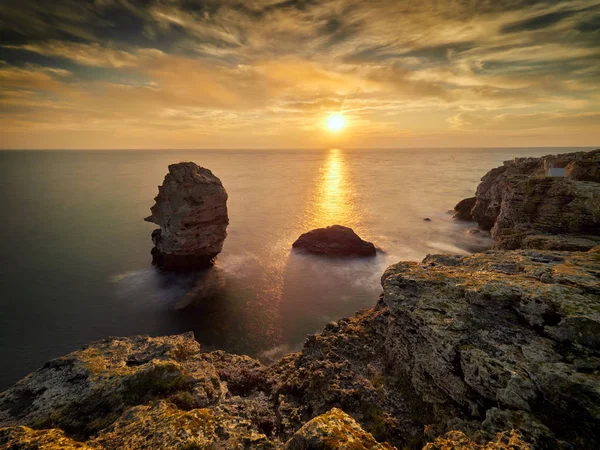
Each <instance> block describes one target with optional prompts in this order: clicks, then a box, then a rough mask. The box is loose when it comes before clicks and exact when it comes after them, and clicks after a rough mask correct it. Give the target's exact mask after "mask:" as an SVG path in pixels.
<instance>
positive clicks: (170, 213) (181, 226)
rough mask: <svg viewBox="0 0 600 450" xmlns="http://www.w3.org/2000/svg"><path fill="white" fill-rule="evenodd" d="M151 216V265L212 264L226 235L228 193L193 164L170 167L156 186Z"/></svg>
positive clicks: (172, 267)
mask: <svg viewBox="0 0 600 450" xmlns="http://www.w3.org/2000/svg"><path fill="white" fill-rule="evenodd" d="M154 200H155V201H156V203H155V204H154V206H153V207H152V208H151V211H152V215H151V216H149V217H147V218H146V219H144V220H146V221H148V222H152V223H155V224H157V225H159V226H160V228H159V229H156V230H154V231H153V232H152V242H153V243H154V248H153V249H152V257H153V262H154V264H156V265H157V266H158V267H160V268H162V269H166V270H179V269H196V268H204V267H209V266H210V265H212V263H213V261H214V259H215V257H216V256H217V255H218V254H219V253H220V252H221V250H222V249H223V241H224V240H225V237H226V236H227V225H228V224H229V219H228V216H227V192H226V191H225V188H224V187H223V184H222V183H221V180H219V179H218V178H217V177H216V176H214V175H213V173H212V172H211V171H210V170H208V169H205V168H203V167H199V166H197V165H196V164H194V163H193V162H185V163H179V164H171V165H170V166H169V173H168V174H167V176H166V177H165V180H164V182H163V184H162V186H159V187H158V195H157V196H156V198H155V199H154Z"/></svg>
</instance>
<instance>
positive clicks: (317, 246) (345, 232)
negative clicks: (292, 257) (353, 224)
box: [292, 225, 376, 257]
mask: <svg viewBox="0 0 600 450" xmlns="http://www.w3.org/2000/svg"><path fill="white" fill-rule="evenodd" d="M292 247H294V248H298V249H302V250H304V251H305V252H307V253H313V254H315V255H325V256H336V257H357V256H375V254H376V249H375V246H374V245H373V244H372V243H371V242H367V241H363V240H362V239H361V238H360V237H359V236H358V235H357V234H356V233H355V232H354V231H353V230H352V228H348V227H343V226H341V225H332V226H330V227H327V228H317V229H316V230H312V231H309V232H308V233H304V234H303V235H301V236H300V237H299V238H298V239H297V240H296V242H294V243H293V244H292Z"/></svg>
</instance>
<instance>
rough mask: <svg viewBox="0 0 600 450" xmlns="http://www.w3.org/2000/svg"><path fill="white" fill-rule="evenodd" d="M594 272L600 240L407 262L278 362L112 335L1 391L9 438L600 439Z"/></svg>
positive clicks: (1, 416) (447, 444) (208, 444)
mask: <svg viewBox="0 0 600 450" xmlns="http://www.w3.org/2000/svg"><path fill="white" fill-rule="evenodd" d="M598 280H600V247H598V248H595V249H593V250H591V251H589V252H543V253H540V252H536V251H530V250H520V251H488V252H484V253H479V254H475V255H473V256H466V257H460V256H448V255H432V256H428V257H427V258H425V260H423V262H421V263H412V262H411V263H407V262H404V263H399V264H396V265H394V266H391V267H390V268H388V270H387V271H386V272H385V274H384V275H383V277H382V286H383V294H382V296H381V298H380V299H379V302H378V303H377V305H376V307H375V308H373V309H367V310H362V311H360V312H358V313H357V314H356V315H355V316H353V317H350V318H346V319H340V320H339V321H337V322H335V323H331V324H329V325H328V326H327V327H325V329H324V331H323V332H322V333H321V334H318V335H311V336H308V338H307V340H306V343H305V344H304V348H303V350H302V351H301V352H300V353H295V354H291V355H288V356H286V357H284V358H283V359H282V360H280V361H279V362H277V363H276V364H274V365H272V366H264V365H262V364H261V363H260V362H259V361H257V360H254V359H252V358H249V357H246V356H237V355H231V354H227V353H224V352H221V351H217V352H210V353H203V352H202V350H201V348H200V346H199V344H198V343H197V342H196V341H195V340H194V338H193V335H192V334H184V335H180V336H167V337H157V338H150V337H147V336H138V337H132V338H110V339H105V340H102V341H98V342H95V343H92V344H90V345H88V346H86V347H84V348H82V349H81V350H79V351H76V352H74V353H71V354H69V355H67V356H64V357H61V358H57V359H55V360H52V361H49V362H48V363H46V364H45V365H44V366H43V367H42V368H41V369H40V370H38V371H37V372H34V373H32V374H31V375H29V376H28V377H26V378H25V379H23V380H21V381H20V382H18V383H17V384H16V385H14V386H13V387H12V388H10V389H9V390H8V391H6V392H4V393H2V394H0V425H1V426H3V427H5V428H2V429H1V430H0V448H2V449H16V448H45V449H52V448H94V449H135V448H156V449H158V448H165V449H166V448H189V449H192V448H290V449H291V448H393V447H392V446H396V447H397V448H423V447H425V448H428V449H435V448H440V449H441V448H464V449H467V448H477V447H475V445H483V446H484V447H481V448H539V449H551V448H552V449H554V448H561V449H571V448H573V449H591V448H599V447H600V410H599V408H600V374H599V371H600V288H599V286H600V283H599V282H598ZM333 408H338V409H333ZM311 421H312V423H311ZM314 421H317V424H315V422H314ZM375 440H376V441H378V442H380V443H381V444H376V443H375ZM338 441H339V442H346V443H348V442H352V443H354V444H356V445H357V446H356V447H352V446H350V444H347V445H346V444H344V445H346V446H345V447H344V445H341V444H340V445H338V443H339V442H338ZM306 442H313V444H310V445H309V444H306V445H305V444H302V443H306ZM314 442H318V444H315V443H314ZM33 443H36V444H35V445H37V447H35V446H34V444H33ZM40 443H44V445H41V444H40ZM328 443H329V444H328ZM358 443H360V445H362V446H358V445H359V444H358ZM354 444H352V445H354ZM376 445H379V447H377V446H376ZM453 445H454V447H453ZM486 445H489V446H490V447H485V446H486ZM69 446H70V447H69Z"/></svg>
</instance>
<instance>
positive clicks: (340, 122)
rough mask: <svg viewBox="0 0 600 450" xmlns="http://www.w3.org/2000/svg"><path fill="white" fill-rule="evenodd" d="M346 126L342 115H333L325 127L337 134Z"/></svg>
mask: <svg viewBox="0 0 600 450" xmlns="http://www.w3.org/2000/svg"><path fill="white" fill-rule="evenodd" d="M345 125H346V121H345V120H344V116H342V115H341V114H332V115H331V116H329V117H328V118H327V120H326V121H325V126H326V127H327V129H328V130H329V131H332V132H334V133H337V132H339V131H341V130H342V128H344V126H345Z"/></svg>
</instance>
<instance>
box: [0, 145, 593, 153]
mask: <svg viewBox="0 0 600 450" xmlns="http://www.w3.org/2000/svg"><path fill="white" fill-rule="evenodd" d="M538 148H539V149H553V148H556V149H569V148H581V149H596V148H598V149H600V144H599V145H572V146H563V145H548V146H546V145H533V146H448V147H346V148H344V147H333V146H332V147H306V148H302V147H296V148H291V147H290V148H285V147H284V148H278V147H244V148H242V147H227V148H214V147H212V148H211V147H182V148H0V151H3V152H38V151H55V152H69V151H74V152H82V151H92V152H93V151H116V152H118V151H204V150H212V151H256V150H268V151H282V150H284V151H320V150H321V151H322V150H333V149H339V150H367V151H368V150H478V149H481V150H489V149H538Z"/></svg>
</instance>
